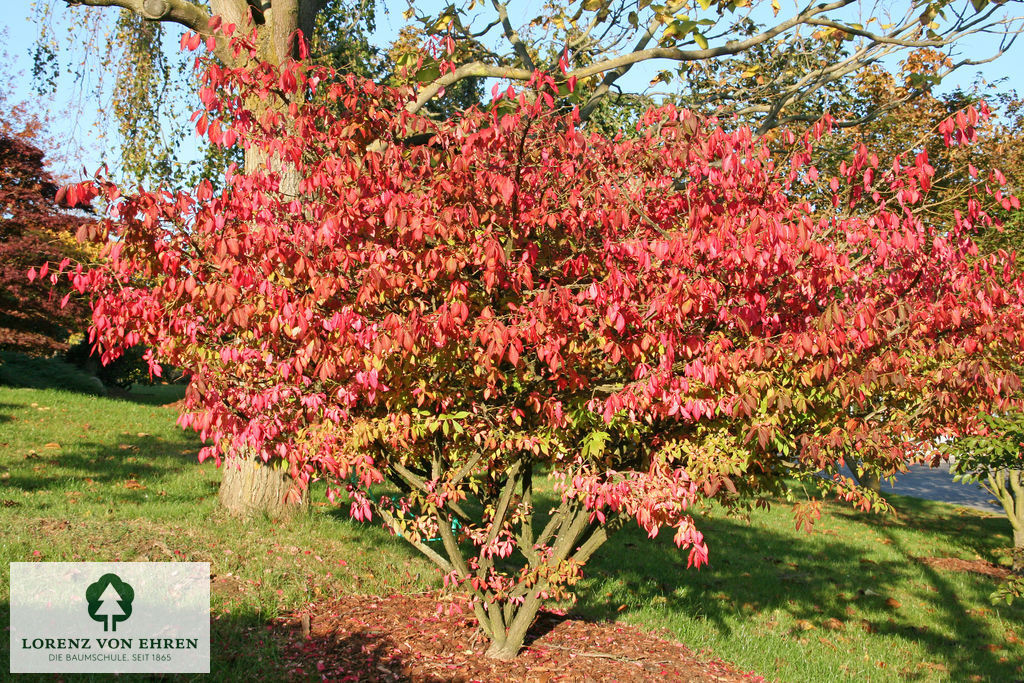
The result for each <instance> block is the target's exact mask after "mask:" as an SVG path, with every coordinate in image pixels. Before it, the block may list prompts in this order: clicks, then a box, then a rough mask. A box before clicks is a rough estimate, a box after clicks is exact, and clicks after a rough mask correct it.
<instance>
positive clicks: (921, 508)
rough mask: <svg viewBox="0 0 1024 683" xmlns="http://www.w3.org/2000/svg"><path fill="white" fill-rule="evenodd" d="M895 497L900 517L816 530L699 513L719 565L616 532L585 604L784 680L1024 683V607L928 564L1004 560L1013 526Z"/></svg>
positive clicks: (780, 510)
mask: <svg viewBox="0 0 1024 683" xmlns="http://www.w3.org/2000/svg"><path fill="white" fill-rule="evenodd" d="M892 502H893V503H894V506H895V507H896V509H897V511H898V516H896V517H893V516H881V517H880V516H872V515H866V514H861V513H856V512H854V511H852V510H850V509H848V508H843V507H840V506H830V507H828V508H827V509H826V513H825V515H823V517H822V520H821V521H820V522H819V523H818V524H817V525H816V526H815V530H814V533H812V534H810V535H808V534H807V533H806V532H803V531H797V530H796V529H795V525H794V523H793V517H792V514H791V511H790V509H789V508H788V507H787V506H786V505H784V504H779V505H776V506H775V507H774V508H773V509H772V510H771V511H769V512H758V513H757V514H756V515H754V516H753V518H752V519H751V520H750V523H749V524H748V523H746V522H745V521H741V520H736V519H728V518H720V517H719V518H711V519H704V520H701V521H700V523H699V525H700V528H701V529H702V531H703V532H704V534H705V535H706V536H707V538H708V539H709V545H710V547H711V558H712V559H711V564H710V566H709V567H706V568H704V569H701V570H700V571H695V570H687V569H686V568H685V557H684V556H682V554H681V553H679V552H678V551H677V550H676V549H675V548H674V546H673V545H672V543H671V541H670V539H668V538H666V539H656V540H655V541H654V542H653V543H651V542H649V541H647V540H646V538H645V537H644V535H643V534H642V533H639V532H636V531H631V532H629V533H624V534H620V535H619V536H618V537H613V538H612V540H611V541H610V542H609V547H606V548H603V549H602V552H601V553H600V555H599V556H598V557H597V558H596V560H595V561H594V562H592V564H591V567H590V571H589V578H588V579H586V580H585V581H584V582H583V585H582V590H581V591H580V602H579V604H578V606H577V611H579V612H581V613H583V614H585V615H587V616H589V617H593V618H599V619H615V618H620V619H622V620H624V621H626V622H628V623H632V624H636V625H640V626H643V627H645V628H648V629H664V630H665V631H667V632H668V633H669V634H671V636H672V637H673V638H675V639H678V640H679V641H681V642H683V643H686V644H687V645H688V646H689V647H691V648H693V649H698V650H699V649H706V650H709V651H710V652H712V653H713V654H714V655H716V656H718V657H721V658H723V659H726V660H728V661H732V662H735V663H736V664H737V665H738V666H740V667H741V668H743V669H746V670H752V671H755V672H757V673H760V674H762V675H764V676H766V677H768V678H777V679H778V680H784V681H840V680H842V681H862V680H870V681H908V680H909V681H918V680H920V681H935V680H953V681H971V680H978V681H1020V680H1024V666H1022V664H1024V643H1022V639H1024V606H1022V605H1021V604H1020V603H1019V602H1018V603H1015V604H1013V605H1012V606H1007V605H1005V604H1001V605H1000V606H993V605H992V604H991V603H989V601H988V599H987V598H988V596H989V594H990V593H991V592H992V591H993V589H994V588H995V586H996V583H995V580H994V579H991V578H989V577H987V576H983V575H979V574H974V573H966V572H947V571H942V570H937V569H934V568H932V567H930V566H929V565H927V564H925V563H923V562H921V561H920V558H927V557H957V558H961V559H965V560H985V561H1002V560H1003V559H1004V557H1005V555H1004V554H1003V553H1002V552H1001V551H1002V549H1003V548H1005V547H1006V546H1008V545H1009V544H1010V539H1009V533H1008V530H1009V524H1008V523H1007V521H1006V520H1005V519H1003V518H1000V517H996V516H988V515H985V514H983V513H978V512H975V511H971V510H966V509H963V508H954V507H953V506H950V505H946V504H943V503H934V502H930V501H924V500H917V499H912V498H906V497H902V496H892ZM641 549H642V550H641ZM624 557H628V558H630V559H629V562H628V563H627V564H625V566H624V565H623V562H622V560H621V558H624ZM623 606H625V609H623ZM620 610H622V611H621V612H620Z"/></svg>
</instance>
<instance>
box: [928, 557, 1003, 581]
mask: <svg viewBox="0 0 1024 683" xmlns="http://www.w3.org/2000/svg"><path fill="white" fill-rule="evenodd" d="M918 560H919V561H920V562H922V563H924V564H926V565H928V566H929V567H934V568H935V569H942V570H944V571H948V572H971V573H974V574H984V575H985V576H991V577H992V578H995V579H1005V578H1006V577H1007V576H1009V575H1010V570H1009V569H1007V568H1006V567H1000V566H998V565H994V564H992V563H991V562H986V561H985V560H961V559H959V558H956V557H920V558H918Z"/></svg>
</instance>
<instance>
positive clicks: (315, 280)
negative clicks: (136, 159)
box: [68, 43, 1024, 657]
mask: <svg viewBox="0 0 1024 683" xmlns="http://www.w3.org/2000/svg"><path fill="white" fill-rule="evenodd" d="M236 44H237V45H239V46H240V47H241V48H243V49H244V48H245V45H244V43H236ZM204 79H205V83H204V88H203V90H202V97H203V102H204V104H205V106H206V107H207V108H208V110H209V113H211V114H216V118H217V119H219V120H220V121H222V122H224V121H226V122H228V123H227V124H224V125H222V124H218V125H216V126H214V125H209V126H207V124H206V121H207V117H206V116H201V117H199V119H198V125H199V128H200V132H201V133H204V134H206V135H207V136H209V137H210V138H211V139H212V140H214V142H219V143H222V144H234V143H236V142H237V143H238V144H242V145H244V146H246V147H247V148H249V149H250V151H251V152H253V153H261V154H263V155H266V157H267V158H268V159H269V160H270V161H269V163H268V164H267V165H266V167H265V170H262V171H256V172H252V173H249V174H245V175H241V174H235V173H229V174H228V176H227V178H226V180H225V187H224V189H223V190H222V191H214V190H213V188H212V187H211V185H210V184H208V183H203V184H201V185H200V186H199V187H197V188H196V190H195V191H194V192H190V193H188V192H177V193H171V192H167V191H162V190H161V191H140V192H136V193H133V194H129V195H122V194H121V191H120V190H119V188H117V187H116V186H114V185H113V184H110V183H108V182H105V181H102V180H100V181H97V182H96V183H94V184H93V183H90V184H86V185H83V186H81V187H80V188H79V189H78V190H76V193H77V194H78V195H79V196H86V197H88V196H91V195H92V194H94V193H97V192H98V193H101V194H102V195H104V196H105V197H106V198H107V199H109V200H110V202H111V204H110V206H111V209H110V211H111V213H110V216H109V217H108V218H107V219H106V220H104V221H103V222H102V223H101V224H99V225H97V226H92V227H90V228H89V229H88V230H83V231H82V233H83V235H86V234H87V235H88V236H89V237H92V238H94V239H96V240H98V241H100V242H102V243H103V244H104V245H105V246H104V249H105V252H106V255H107V257H108V258H107V260H106V262H105V265H103V266H102V267H101V268H97V269H93V270H84V269H82V268H77V269H75V270H74V271H72V272H69V273H68V274H69V276H70V278H71V280H72V282H73V283H74V284H75V286H76V287H77V288H78V289H79V290H80V291H83V292H85V291H89V292H92V293H93V295H94V296H95V306H94V312H93V322H94V325H93V330H92V334H93V337H94V339H95V341H96V343H97V344H98V345H99V346H100V347H101V348H102V349H103V354H104V358H105V359H108V360H109V359H111V358H114V357H116V356H117V354H118V353H119V349H121V348H123V347H125V346H131V345H134V344H136V343H140V342H141V343H144V344H146V345H148V346H150V347H151V348H152V349H153V352H152V354H151V356H150V358H151V361H152V362H153V363H154V364H155V363H157V362H167V363H171V364H174V365H176V366H179V367H183V368H186V369H188V371H190V372H191V373H192V376H193V381H192V383H191V385H190V388H189V393H188V395H187V398H186V406H185V412H184V413H183V415H182V417H181V423H182V424H183V425H185V426H187V427H192V428H194V429H196V430H198V431H200V432H201V434H202V436H203V438H204V439H206V440H207V441H208V444H209V445H208V446H207V447H206V448H205V449H204V450H203V452H202V457H204V458H205V457H214V458H217V459H218V460H219V459H220V458H222V457H227V458H228V464H227V466H231V459H230V458H231V455H232V454H233V453H239V452H241V451H255V452H257V453H258V454H259V455H260V456H261V457H262V458H263V459H264V460H265V461H267V462H279V463H283V465H284V466H286V467H287V468H288V469H289V470H290V471H291V473H292V476H293V477H294V478H295V479H296V480H297V481H298V482H301V483H303V484H306V483H308V482H309V481H310V480H312V479H314V478H323V479H326V480H328V481H329V482H330V484H331V489H330V491H331V493H330V495H331V497H332V499H335V498H337V497H338V496H340V495H342V494H345V493H347V495H348V498H349V499H350V500H351V503H352V507H351V512H352V515H353V516H354V517H356V518H357V519H363V520H366V519H369V518H371V516H373V515H380V516H381V517H382V518H383V520H384V522H385V524H386V525H387V526H388V527H390V528H391V529H392V530H394V531H395V532H396V533H400V534H401V535H402V536H403V537H404V538H406V539H407V540H409V541H410V542H411V543H413V544H414V545H415V546H416V547H417V548H418V549H419V550H421V551H422V552H423V553H425V554H426V555H427V556H428V557H430V558H431V559H432V560H434V562H436V563H437V564H438V566H439V567H441V568H442V569H443V571H444V573H445V576H446V584H448V585H450V586H458V587H459V588H460V589H461V590H465V591H468V592H469V593H470V594H471V596H472V601H471V602H472V605H473V610H474V614H475V616H476V617H477V619H478V621H479V622H480V624H481V626H482V628H483V630H484V632H485V633H487V635H488V636H489V637H490V638H491V639H492V641H493V645H492V648H491V651H490V654H491V655H492V656H498V657H509V656H512V655H514V653H515V652H516V651H518V649H519V647H520V646H521V644H522V639H523V637H524V635H525V633H526V629H527V627H528V626H529V625H530V623H531V622H532V621H533V619H534V616H535V615H536V612H537V609H538V608H539V606H540V604H541V603H542V602H543V601H544V600H546V599H549V598H552V597H558V596H562V595H565V594H566V593H567V592H568V590H569V589H570V588H571V586H572V585H573V584H574V583H575V582H576V581H577V579H578V578H579V576H580V574H581V571H582V568H583V566H584V565H585V564H586V561H587V559H588V558H589V557H590V556H591V554H592V553H593V552H594V551H595V550H596V549H597V548H598V547H599V546H600V545H601V543H602V542H603V540H604V539H605V538H606V536H607V534H608V533H609V532H611V531H613V530H614V529H615V528H616V527H617V526H618V525H620V524H622V523H624V522H625V521H628V520H635V522H636V523H638V524H640V526H642V527H643V528H644V529H646V530H647V531H648V532H649V533H650V535H651V536H654V535H655V534H657V533H658V532H659V530H660V529H662V528H664V527H669V528H671V529H673V530H674V534H675V541H676V543H677V544H678V545H679V546H680V547H681V548H684V549H688V550H689V555H690V563H691V564H693V565H696V566H700V565H702V564H704V563H705V562H707V561H708V548H707V545H706V544H705V540H704V537H703V536H702V535H701V533H700V532H699V531H698V530H697V528H696V526H695V524H694V520H693V518H692V517H691V514H692V510H693V508H694V506H696V505H701V504H702V503H703V502H705V501H708V500H711V499H717V500H719V501H721V502H723V503H725V504H727V505H737V504H750V503H751V502H755V501H756V502H762V503H763V502H766V501H768V500H769V499H770V497H771V496H773V495H775V494H777V493H779V492H780V491H782V490H784V489H785V487H786V486H787V482H789V481H793V480H796V481H797V482H799V485H801V486H803V485H805V484H812V485H815V486H819V487H822V488H828V489H831V490H833V491H835V492H837V493H838V494H839V495H840V496H842V497H844V498H846V499H847V500H850V501H853V502H855V503H859V504H861V505H862V506H865V507H870V506H871V505H872V504H873V503H877V502H878V501H877V499H876V498H873V497H872V495H873V494H871V493H870V492H866V491H861V490H860V489H858V488H857V487H856V486H855V484H854V483H853V482H852V481H850V480H849V479H848V478H845V477H843V476H842V475H841V474H840V471H839V468H840V466H841V464H842V461H843V458H844V457H846V456H848V455H850V454H856V455H857V457H858V458H859V459H861V460H862V461H863V462H866V463H868V464H869V465H870V466H873V467H876V468H878V469H880V470H882V471H888V472H892V471H895V470H897V469H898V468H899V467H900V466H901V465H902V464H903V463H905V462H906V461H907V460H908V459H910V458H912V457H915V456H916V455H918V454H920V451H921V448H922V443H926V442H927V440H928V439H931V438H933V437H936V436H939V435H942V434H947V433H954V432H958V431H963V430H969V429H971V428H972V427H973V426H974V424H975V421H976V417H977V415H978V414H979V412H981V411H991V410H1003V409H1005V408H1007V407H1008V406H1010V405H1012V404H1013V402H1014V401H1015V400H1016V399H1017V397H1018V395H1019V390H1020V387H1021V381H1020V377H1019V376H1018V375H1017V374H1016V372H1017V367H1016V365H1015V360H1016V359H1017V358H1019V354H1020V352H1021V343H1022V340H1024V335H1022V331H1024V329H1022V328H1024V307H1022V303H1024V281H1022V280H1021V278H1020V276H1019V274H1018V272H1019V271H1018V270H1017V268H1016V266H1015V256H1014V255H1012V254H1007V253H1003V252H1001V253H997V254H994V255H991V256H987V257H984V258H981V257H978V256H976V249H975V247H974V245H973V242H972V237H971V235H972V233H973V232H974V231H975V230H977V229H978V228H980V227H984V226H988V225H989V224H991V222H992V219H991V218H990V217H989V214H988V213H987V212H986V210H985V207H986V206H989V205H992V203H993V202H994V203H998V204H999V205H1001V206H1004V207H1006V208H1011V207H1013V206H1015V205H1016V199H1014V198H1012V197H1009V196H1004V195H1003V194H1001V190H1000V189H999V188H998V185H997V184H995V183H988V184H986V183H984V182H983V181H981V180H979V181H978V183H977V185H976V186H975V188H974V192H973V193H972V197H971V198H970V199H969V200H968V201H967V202H966V203H965V205H964V206H963V207H962V209H961V210H960V211H957V212H956V221H955V224H954V225H952V226H951V227H946V226H944V227H942V228H941V229H937V228H936V227H934V226H932V225H929V224H928V223H926V222H924V221H922V220H921V219H920V217H919V216H918V215H917V213H916V207H917V206H918V203H919V201H920V198H921V193H922V191H923V190H925V189H927V186H928V183H929V179H930V174H931V172H932V171H931V170H930V169H931V167H930V166H929V164H928V159H927V156H926V155H917V156H916V157H913V158H909V159H897V161H896V162H895V163H894V164H893V165H892V166H891V167H890V168H879V167H878V164H877V161H876V160H875V158H874V157H873V156H872V155H871V154H870V153H869V152H868V151H867V150H866V149H863V148H861V149H859V150H857V152H856V153H855V155H854V156H853V158H852V160H851V162H850V163H844V164H843V166H842V172H841V174H840V175H839V176H838V177H836V178H834V179H832V181H831V182H830V183H828V184H827V186H828V187H831V195H829V196H827V197H825V198H824V199H823V200H821V201H818V202H817V204H811V203H810V202H808V201H803V200H801V199H800V197H801V189H802V188H803V187H804V186H805V185H804V184H805V183H808V184H809V183H814V182H815V178H816V176H817V175H818V172H817V171H816V170H815V169H814V168H813V166H812V165H811V163H812V158H813V153H814V141H815V139H816V138H817V137H818V136H819V135H821V134H822V132H823V131H824V130H825V129H826V128H827V123H822V124H821V125H819V126H817V127H816V129H815V130H814V131H812V132H811V133H810V134H808V135H807V136H806V137H805V138H804V139H803V140H802V141H797V140H796V139H795V138H792V137H791V139H790V143H791V144H792V146H793V147H792V149H793V152H792V153H791V154H790V155H789V156H788V157H785V158H776V157H773V156H772V154H771V153H770V152H769V150H768V149H767V148H766V147H765V146H764V145H763V144H761V143H759V142H757V141H756V140H754V139H753V137H752V135H751V133H750V131H749V130H747V129H740V130H738V131H732V132H729V131H726V130H724V129H723V128H721V127H719V126H718V125H717V122H716V121H715V120H714V119H710V120H706V121H702V120H700V119H698V118H697V117H695V116H694V115H693V114H691V113H689V112H687V111H680V110H676V109H673V108H671V107H667V108H663V109H659V110H655V111H652V112H650V113H649V114H648V115H647V116H646V117H645V118H644V120H643V122H642V127H641V131H640V132H641V134H640V135H639V136H638V137H636V138H630V139H623V138H615V139H607V138H603V137H600V136H598V135H588V134H585V133H584V132H583V131H582V130H581V129H580V128H579V127H578V126H577V121H576V119H575V118H574V114H573V113H565V112H561V111H559V110H558V108H557V106H556V102H555V97H556V95H554V93H557V88H556V84H555V83H554V81H553V80H552V79H550V78H549V77H547V76H545V75H542V74H537V75H536V77H535V79H534V81H533V82H532V83H531V84H530V85H531V90H529V91H526V92H523V93H519V94H516V93H512V92H511V91H510V93H509V95H510V96H509V97H508V98H506V99H504V100H503V101H501V102H496V103H495V104H493V105H492V106H491V107H490V109H489V110H488V111H478V110H471V111H469V112H467V113H466V114H465V115H464V116H463V117H461V118H460V119H459V120H455V121H449V122H444V123H437V122H435V121H431V120H429V119H427V118H425V117H421V116H417V115H411V114H408V113H406V112H405V111H404V107H405V105H406V103H407V102H409V101H410V100H411V97H412V94H411V93H410V92H408V91H404V90H390V89H387V88H384V87H381V86H378V85H375V84H374V83H372V82H369V81H361V80H359V79H356V78H354V77H352V76H348V77H340V76H337V75H335V74H333V73H331V72H328V71H324V70H319V69H304V68H303V67H302V66H301V65H299V64H289V65H286V66H285V67H283V71H281V70H278V69H277V68H275V67H272V66H270V65H268V64H259V65H255V66H252V67H250V68H246V69H224V68H221V67H217V66H215V65H210V66H208V68H207V70H206V71H205V75H204ZM296 93H302V97H296ZM553 95H554V96H553ZM277 98H280V99H281V100H282V101H284V102H286V103H287V104H286V105H281V106H267V102H268V101H275V100H276V99H277ZM255 102H261V103H262V104H261V105H260V106H258V107H256V108H255V109H254V108H253V106H252V105H253V103H255ZM979 115H983V112H978V111H976V110H972V111H971V112H968V113H967V114H965V115H964V117H963V120H960V118H956V119H954V120H953V121H952V123H951V124H949V125H950V126H951V128H949V130H946V129H945V128H944V129H943V131H942V133H943V134H944V135H948V136H949V140H950V143H951V144H962V143H967V142H969V139H970V138H971V136H972V135H973V133H972V130H973V128H972V126H973V125H974V123H973V122H974V121H975V120H976V117H977V116H979ZM422 133H428V134H429V138H430V140H429V144H427V145H423V146H409V145H408V144H406V143H405V142H404V141H405V140H407V139H408V138H409V136H411V135H417V134H422ZM288 175H291V176H292V177H295V176H297V177H298V178H299V181H298V194H297V195H296V194H295V193H294V192H287V191H282V184H283V183H282V177H283V176H288ZM879 187H884V188H885V193H884V195H883V194H882V193H879V192H877V188H879ZM819 197H820V195H819ZM115 238H116V239H115ZM822 469H824V470H826V471H828V472H829V473H831V474H832V475H833V476H832V478H821V477H818V476H816V473H817V472H819V471H820V470H822ZM543 476H548V477H549V478H550V479H551V480H552V481H553V485H554V491H555V499H554V501H553V505H554V507H553V508H551V509H550V510H549V506H548V505H547V504H546V503H545V502H544V501H543V500H542V499H541V498H540V496H539V494H538V493H537V492H536V491H535V489H534V480H535V478H538V477H543ZM383 481H388V482H390V483H391V484H393V485H394V487H395V488H396V489H397V493H396V494H395V495H394V496H389V495H385V496H379V495H377V492H371V487H374V486H376V485H377V484H379V483H381V482H383ZM802 510H803V511H802V513H801V514H802V516H801V520H800V521H801V522H802V523H808V524H809V523H810V522H811V521H812V520H813V518H814V516H815V510H814V508H813V504H812V505H811V506H810V507H807V508H803V509H802Z"/></svg>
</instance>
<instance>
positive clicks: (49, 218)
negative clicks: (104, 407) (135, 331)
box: [0, 128, 88, 353]
mask: <svg viewBox="0 0 1024 683" xmlns="http://www.w3.org/2000/svg"><path fill="white" fill-rule="evenodd" d="M21 130H22V133H21V135H20V136H17V137H16V136H15V134H14V131H13V130H11V134H10V135H8V134H4V135H2V136H0V349H4V350H8V351H11V350H13V351H22V352H27V353H53V352H55V351H63V350H66V349H67V348H68V345H67V340H68V337H69V335H71V334H73V333H79V332H82V331H84V330H85V328H86V326H87V325H88V309H87V307H86V306H85V305H84V303H83V302H81V301H79V300H78V299H77V298H76V300H75V301H72V302H70V303H69V301H68V300H69V298H70V296H71V286H70V284H69V283H67V282H62V283H60V285H59V286H57V287H56V288H55V289H54V288H51V285H54V284H57V280H56V270H57V268H58V266H61V264H63V265H67V263H68V261H69V260H70V259H75V260H80V259H82V258H83V257H84V252H83V250H82V248H81V247H80V245H78V244H77V243H76V242H75V241H74V239H73V238H71V237H70V236H69V235H68V234H67V231H68V229H69V228H71V229H72V232H74V229H75V228H76V227H77V226H78V225H80V224H82V223H84V222H86V219H84V218H82V217H81V216H74V215H71V214H69V213H68V212H67V211H65V210H63V209H62V208H60V206H59V205H58V203H57V192H58V190H57V185H56V183H55V182H54V180H53V178H52V177H51V176H50V174H49V173H48V172H47V171H46V169H45V167H44V163H43V152H42V150H40V149H39V148H38V147H36V146H34V145H33V144H32V143H31V142H29V141H26V140H25V139H23V138H25V137H28V138H29V139H32V138H33V137H34V136H35V134H34V133H31V134H29V133H26V131H28V130H29V129H24V128H22V129H21ZM41 264H45V265H42V267H41V268H40V267H39V266H40V265H41ZM51 270H52V271H54V272H53V273H52V274H51V273H50V272H49V271H51ZM26 273H27V274H28V275H29V278H26ZM50 275H52V280H51V278H50V277H49V276H50ZM37 278H38V280H37ZM43 278H46V280H47V281H46V282H45V283H44V282H43V281H42V280H43ZM34 280H35V281H34Z"/></svg>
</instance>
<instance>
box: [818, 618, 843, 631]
mask: <svg viewBox="0 0 1024 683" xmlns="http://www.w3.org/2000/svg"><path fill="white" fill-rule="evenodd" d="M822 626H824V627H825V628H827V629H828V630H829V631H842V630H843V629H844V628H845V627H846V624H844V623H843V622H841V621H839V620H838V619H836V618H835V617H833V618H831V619H826V620H825V623H824V624H822Z"/></svg>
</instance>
